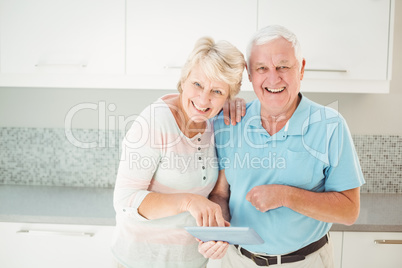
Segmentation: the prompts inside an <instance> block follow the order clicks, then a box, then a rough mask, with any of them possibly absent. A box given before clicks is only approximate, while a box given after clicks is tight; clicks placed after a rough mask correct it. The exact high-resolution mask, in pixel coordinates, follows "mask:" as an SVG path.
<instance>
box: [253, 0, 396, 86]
mask: <svg viewBox="0 0 402 268" xmlns="http://www.w3.org/2000/svg"><path fill="white" fill-rule="evenodd" d="M391 7H392V2H391V1H390V0H354V1H348V0H337V1H315V0H305V1H294V0H281V1H278V0H259V9H258V28H262V27H264V26H266V25H270V24H281V25H283V26H285V27H287V28H288V29H290V30H291V31H293V32H294V33H295V34H296V35H297V37H298V39H299V41H300V43H301V47H302V54H303V57H304V58H305V59H306V67H305V69H306V71H305V76H304V80H303V84H302V90H305V91H321V92H322V91H331V92H383V93H385V92H388V90H389V80H390V77H391V70H390V67H391V42H392V38H391V35H392V31H391V30H392V27H391V26H392V23H391V22H392V16H391V15H392V11H393V9H392V8H391Z"/></svg>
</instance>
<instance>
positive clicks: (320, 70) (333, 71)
mask: <svg viewBox="0 0 402 268" xmlns="http://www.w3.org/2000/svg"><path fill="white" fill-rule="evenodd" d="M305 71H306V72H328V73H347V72H348V71H347V70H337V69H305Z"/></svg>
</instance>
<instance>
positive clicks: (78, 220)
mask: <svg viewBox="0 0 402 268" xmlns="http://www.w3.org/2000/svg"><path fill="white" fill-rule="evenodd" d="M114 215H115V212H114V209H113V189H110V188H92V187H59V186H57V187H56V186H21V185H18V186H17V185H0V221H3V222H28V223H61V224H84V225H86V224H88V225H114V224H115V218H114Z"/></svg>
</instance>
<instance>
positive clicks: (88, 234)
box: [17, 230, 95, 237]
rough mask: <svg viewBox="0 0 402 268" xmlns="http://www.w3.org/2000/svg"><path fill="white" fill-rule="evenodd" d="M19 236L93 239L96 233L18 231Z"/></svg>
mask: <svg viewBox="0 0 402 268" xmlns="http://www.w3.org/2000/svg"><path fill="white" fill-rule="evenodd" d="M17 234H29V235H57V236H83V237H93V236H94V235H95V233H86V232H63V231H38V230H19V231H17Z"/></svg>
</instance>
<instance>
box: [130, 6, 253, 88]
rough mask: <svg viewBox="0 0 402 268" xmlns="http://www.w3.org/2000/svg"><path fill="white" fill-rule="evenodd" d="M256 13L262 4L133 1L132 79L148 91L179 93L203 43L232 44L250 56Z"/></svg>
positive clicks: (131, 17) (131, 37)
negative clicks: (192, 58) (184, 72)
mask: <svg viewBox="0 0 402 268" xmlns="http://www.w3.org/2000/svg"><path fill="white" fill-rule="evenodd" d="M256 11H257V0H234V1H233V0H220V1H215V0H205V1H196V0H171V1H165V0H148V1H141V0H128V1H127V73H128V75H131V76H136V77H137V78H138V79H137V80H136V81H137V83H139V81H141V79H143V80H142V81H143V83H140V84H141V87H143V88H167V89H176V85H177V82H178V80H179V78H180V69H181V66H182V65H183V64H184V62H185V60H186V59H187V56H188V55H189V53H190V52H191V50H192V49H193V47H194V44H195V42H196V40H197V39H198V38H200V37H202V36H211V37H212V38H214V39H215V41H218V40H227V41H229V42H230V43H232V44H233V45H235V46H236V47H237V48H239V49H240V50H241V51H242V52H243V53H245V50H246V46H247V42H248V40H249V38H250V37H251V35H252V34H253V33H254V32H255V31H256V29H257V23H256V15H257V14H256Z"/></svg>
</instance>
